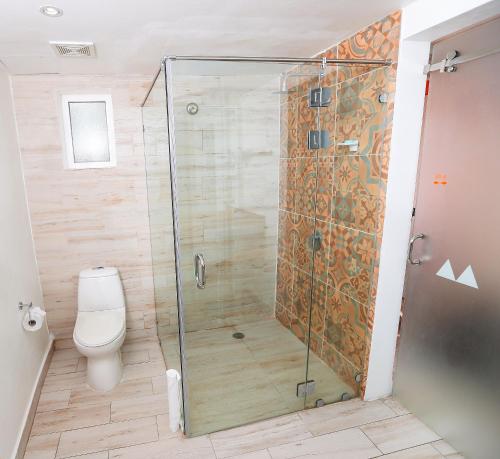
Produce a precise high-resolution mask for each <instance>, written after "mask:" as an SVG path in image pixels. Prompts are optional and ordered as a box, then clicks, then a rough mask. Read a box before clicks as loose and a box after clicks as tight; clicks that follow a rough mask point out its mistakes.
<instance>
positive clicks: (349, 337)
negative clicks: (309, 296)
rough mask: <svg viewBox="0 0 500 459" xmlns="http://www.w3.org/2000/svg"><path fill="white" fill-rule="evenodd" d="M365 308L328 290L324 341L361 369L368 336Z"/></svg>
mask: <svg viewBox="0 0 500 459" xmlns="http://www.w3.org/2000/svg"><path fill="white" fill-rule="evenodd" d="M367 309H368V308H367V306H364V305H362V304H360V303H358V302H356V301H354V300H353V299H352V298H350V297H348V296H346V295H344V294H342V293H340V292H339V291H337V290H335V289H334V288H332V287H329V288H328V294H327V297H326V317H325V339H326V341H327V342H328V343H329V344H330V345H331V346H333V347H335V348H336V349H337V351H338V352H340V353H341V354H342V355H343V356H344V357H345V358H347V359H348V360H349V361H350V362H352V363H353V364H354V365H355V366H356V367H358V368H362V367H363V361H364V353H365V349H366V343H367V340H368V336H369V330H368V319H367Z"/></svg>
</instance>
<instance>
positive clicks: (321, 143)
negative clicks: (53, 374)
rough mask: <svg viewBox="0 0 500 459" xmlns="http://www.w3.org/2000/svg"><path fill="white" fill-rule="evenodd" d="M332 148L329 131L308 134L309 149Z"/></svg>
mask: <svg viewBox="0 0 500 459" xmlns="http://www.w3.org/2000/svg"><path fill="white" fill-rule="evenodd" d="M329 146H330V136H329V134H328V131H309V132H308V133H307V148H308V149H309V150H318V149H320V148H328V147H329Z"/></svg>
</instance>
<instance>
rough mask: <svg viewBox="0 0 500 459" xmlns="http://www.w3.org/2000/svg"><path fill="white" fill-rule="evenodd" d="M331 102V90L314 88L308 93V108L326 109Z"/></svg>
mask: <svg viewBox="0 0 500 459" xmlns="http://www.w3.org/2000/svg"><path fill="white" fill-rule="evenodd" d="M331 102H332V90H331V88H314V89H311V90H310V91H309V107H311V108H315V107H328V106H329V105H330V104H331Z"/></svg>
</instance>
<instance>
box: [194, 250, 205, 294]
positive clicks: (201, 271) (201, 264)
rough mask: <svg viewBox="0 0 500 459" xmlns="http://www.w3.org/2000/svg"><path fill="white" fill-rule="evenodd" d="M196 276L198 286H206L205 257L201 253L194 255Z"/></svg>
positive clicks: (200, 287)
mask: <svg viewBox="0 0 500 459" xmlns="http://www.w3.org/2000/svg"><path fill="white" fill-rule="evenodd" d="M194 277H195V279H196V287H198V288H199V289H202V288H205V259H204V258H203V254H201V253H197V254H196V255H195V256H194Z"/></svg>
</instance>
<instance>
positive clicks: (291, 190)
mask: <svg viewBox="0 0 500 459" xmlns="http://www.w3.org/2000/svg"><path fill="white" fill-rule="evenodd" d="M296 167H297V160H296V159H281V160H280V173H279V174H280V176H279V207H280V209H282V210H287V211H290V212H292V211H293V210H294V208H295V195H296Z"/></svg>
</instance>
